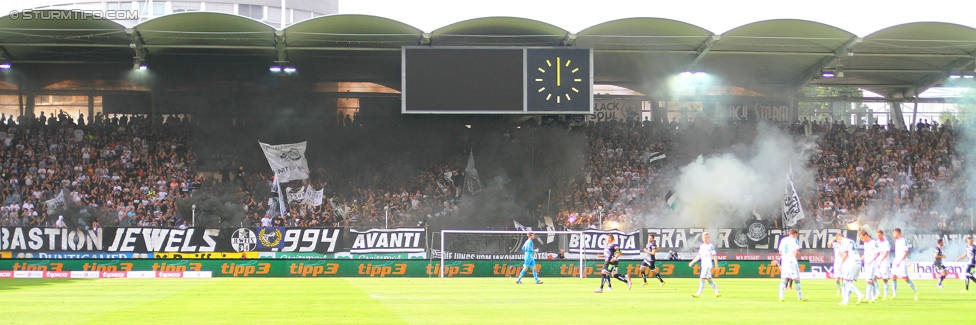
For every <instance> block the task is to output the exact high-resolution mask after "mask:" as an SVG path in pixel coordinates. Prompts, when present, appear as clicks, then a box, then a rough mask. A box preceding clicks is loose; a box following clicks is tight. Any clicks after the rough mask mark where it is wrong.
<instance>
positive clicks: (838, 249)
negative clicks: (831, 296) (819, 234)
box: [827, 233, 847, 297]
mask: <svg viewBox="0 0 976 325" xmlns="http://www.w3.org/2000/svg"><path fill="white" fill-rule="evenodd" d="M838 236H839V237H840V238H843V236H844V235H842V234H840V233H837V235H835V236H834V237H835V238H836V237H838ZM827 247H830V248H833V249H834V268H833V269H832V272H833V276H834V286H836V287H837V294H836V295H835V296H836V297H840V294H841V293H842V292H843V291H844V286H843V283H844V271H843V269H844V258H843V255H844V254H845V253H846V252H847V248H846V247H844V245H841V243H839V242H837V241H836V240H831V241H830V242H829V243H827Z"/></svg>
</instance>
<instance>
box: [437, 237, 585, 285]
mask: <svg viewBox="0 0 976 325" xmlns="http://www.w3.org/2000/svg"><path fill="white" fill-rule="evenodd" d="M531 232H532V233H533V234H535V235H536V236H538V235H559V234H566V235H570V236H572V235H577V236H579V237H578V238H583V231H566V230H550V231H546V230H540V231H531ZM528 233H529V231H524V230H463V229H444V230H441V245H440V246H441V247H440V248H441V265H440V271H439V276H440V277H441V278H443V277H444V265H445V264H444V262H445V256H446V255H447V254H446V251H445V247H444V241H445V237H446V235H447V234H497V235H525V234H528ZM536 238H538V237H536ZM585 258H586V254H585V252H583V251H581V252H580V253H579V275H578V276H579V277H580V278H583V277H584V276H585V275H584V269H585V267H584V259H585Z"/></svg>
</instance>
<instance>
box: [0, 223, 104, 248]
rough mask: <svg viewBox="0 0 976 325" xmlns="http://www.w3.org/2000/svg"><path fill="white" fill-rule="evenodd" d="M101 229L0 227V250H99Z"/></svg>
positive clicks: (101, 243)
mask: <svg viewBox="0 0 976 325" xmlns="http://www.w3.org/2000/svg"><path fill="white" fill-rule="evenodd" d="M103 229H104V228H99V229H98V230H87V231H84V230H77V229H67V228H43V227H2V228H0V250H10V251H25V252H28V251H29V252H37V251H101V250H103V242H102V233H103Z"/></svg>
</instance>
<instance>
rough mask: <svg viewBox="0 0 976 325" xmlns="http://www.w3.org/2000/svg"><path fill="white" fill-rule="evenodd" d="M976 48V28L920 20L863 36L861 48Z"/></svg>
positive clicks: (954, 51)
mask: <svg viewBox="0 0 976 325" xmlns="http://www.w3.org/2000/svg"><path fill="white" fill-rule="evenodd" d="M974 51H976V29H973V28H971V27H967V26H962V25H956V24H948V23H937V22H920V23H909V24H903V25H897V26H892V27H888V28H885V29H882V30H879V31H877V32H874V33H872V34H871V35H868V36H866V37H864V42H863V43H862V44H861V45H859V46H858V52H865V53H912V54H949V55H951V54H956V55H972V54H973V52H974Z"/></svg>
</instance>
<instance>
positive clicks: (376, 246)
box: [349, 228, 424, 254]
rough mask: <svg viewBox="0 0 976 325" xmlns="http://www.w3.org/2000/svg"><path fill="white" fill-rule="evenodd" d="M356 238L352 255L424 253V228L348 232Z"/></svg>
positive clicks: (350, 250)
mask: <svg viewBox="0 0 976 325" xmlns="http://www.w3.org/2000/svg"><path fill="white" fill-rule="evenodd" d="M350 232H351V235H352V236H356V237H355V240H354V241H353V243H352V247H350V248H349V252H350V253H352V254H372V253H420V252H423V251H424V228H399V229H370V230H367V231H358V230H350Z"/></svg>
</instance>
